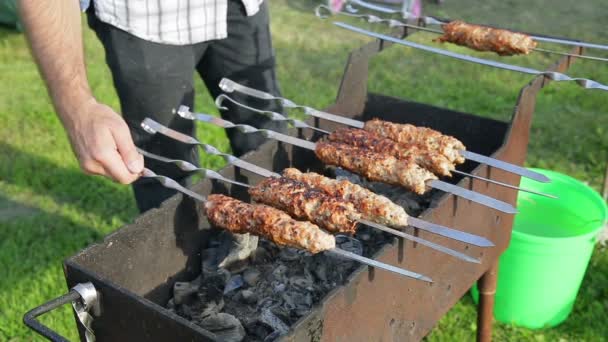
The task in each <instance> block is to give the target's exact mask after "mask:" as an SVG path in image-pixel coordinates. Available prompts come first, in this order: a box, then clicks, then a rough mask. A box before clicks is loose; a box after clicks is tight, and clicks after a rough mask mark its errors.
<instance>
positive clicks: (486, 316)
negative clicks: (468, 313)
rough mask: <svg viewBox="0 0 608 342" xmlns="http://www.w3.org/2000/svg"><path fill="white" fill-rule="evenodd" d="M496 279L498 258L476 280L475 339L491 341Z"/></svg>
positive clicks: (480, 341)
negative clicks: (477, 299) (477, 301)
mask: <svg viewBox="0 0 608 342" xmlns="http://www.w3.org/2000/svg"><path fill="white" fill-rule="evenodd" d="M497 280H498V260H496V261H495V262H494V264H493V265H492V266H491V267H490V269H488V270H487V271H486V273H484V275H483V276H482V277H481V278H480V279H479V281H478V282H477V285H478V288H479V304H478V306H477V341H479V342H490V341H492V320H493V317H494V298H495V295H496V281H497Z"/></svg>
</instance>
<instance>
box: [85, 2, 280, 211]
mask: <svg viewBox="0 0 608 342" xmlns="http://www.w3.org/2000/svg"><path fill="white" fill-rule="evenodd" d="M267 3H268V1H266V2H264V3H263V5H262V6H261V8H260V11H259V12H258V13H257V14H256V15H254V16H251V17H247V16H246V13H245V8H244V7H243V5H242V3H241V1H240V0H230V1H229V4H228V37H227V38H226V39H221V40H214V41H209V42H204V43H199V44H194V45H186V46H177V45H166V44H157V43H153V42H150V41H146V40H143V39H140V38H138V37H135V36H133V35H131V34H129V33H127V32H125V31H123V30H120V29H118V28H116V27H114V26H112V25H109V24H106V23H103V22H101V21H100V20H98V19H97V18H96V16H95V14H94V13H93V10H92V9H89V13H88V19H89V26H90V27H91V28H92V29H93V30H94V31H95V32H96V33H97V36H98V37H99V39H100V40H101V42H102V44H103V46H104V48H105V52H106V62H107V64H108V66H109V67H110V70H111V71H112V76H113V80H114V85H115V87H116V91H117V93H118V97H119V98H120V106H121V111H122V115H123V117H124V119H125V120H126V122H127V124H128V125H129V127H130V129H131V134H132V135H133V139H134V141H135V145H137V146H138V147H140V148H142V149H144V150H146V151H149V152H152V153H155V154H159V155H162V156H165V157H168V158H172V159H181V160H187V161H189V162H192V163H194V164H198V148H197V147H196V146H191V145H185V144H182V143H179V142H176V141H174V140H171V139H169V138H166V137H164V136H162V135H161V134H156V135H150V134H148V133H146V132H145V131H143V130H142V129H141V127H140V124H141V122H142V120H143V119H144V118H146V117H150V118H152V119H154V120H156V121H158V122H160V123H161V124H163V125H166V126H168V127H170V128H172V129H175V130H178V131H180V132H183V133H186V134H189V135H191V136H194V135H195V125H194V122H192V121H190V120H186V119H182V118H180V117H178V116H177V115H174V114H173V112H172V111H173V110H174V109H177V107H179V106H180V105H186V106H189V107H190V108H193V107H194V86H193V84H194V74H195V72H196V73H198V75H199V76H200V77H201V78H202V79H203V81H204V83H205V85H206V87H207V89H208V90H209V92H210V94H211V96H212V97H213V98H215V97H217V96H218V95H219V94H221V90H220V88H219V86H218V84H219V82H220V80H221V79H222V78H223V77H227V78H230V79H231V80H233V81H236V82H238V83H241V84H244V85H247V86H250V87H253V88H257V89H261V90H264V91H266V92H269V93H273V94H275V95H277V96H278V95H280V91H279V87H278V84H277V81H276V76H275V70H274V52H273V49H272V44H271V37H270V29H269V24H268V19H269V17H268V5H267ZM231 97H233V98H235V99H236V100H237V101H239V102H241V103H243V102H245V103H247V104H248V105H250V106H253V107H257V108H262V109H266V110H272V111H279V112H280V111H281V108H280V107H279V105H278V104H277V103H276V101H260V100H257V101H254V100H252V99H251V98H247V97H243V96H239V95H238V94H231ZM225 105H226V107H228V109H227V110H225V111H221V116H222V117H223V118H224V119H226V120H229V121H233V122H237V123H246V124H250V125H252V126H254V127H264V128H269V129H275V130H280V131H284V130H285V125H284V124H282V123H278V122H273V121H270V120H268V119H267V118H266V117H264V116H262V115H260V114H256V113H254V112H251V111H248V110H245V109H242V108H239V107H237V106H235V105H232V104H231V103H229V102H228V101H225ZM203 134H204V133H203ZM227 134H228V137H229V138H230V145H231V147H232V153H233V154H235V155H237V156H238V155H241V154H243V153H245V152H247V151H249V150H252V149H255V148H256V147H257V146H258V145H259V144H261V143H263V142H264V138H263V137H262V136H260V135H258V134H243V133H240V132H238V131H236V130H227ZM145 165H146V167H148V168H150V169H151V170H153V171H154V172H156V173H158V174H161V175H165V176H168V177H171V178H173V179H175V180H177V181H179V182H180V183H181V184H182V185H188V177H187V175H185V174H184V173H183V172H181V171H180V170H178V169H177V168H176V167H175V166H173V165H169V164H164V163H159V162H156V161H154V160H150V159H146V160H145ZM133 190H134V193H135V199H136V201H137V205H138V207H139V210H140V211H141V212H144V211H146V210H148V209H150V208H154V207H158V206H159V205H160V203H161V202H163V201H164V200H165V199H167V198H168V197H170V196H172V195H173V194H174V193H175V192H174V191H173V190H169V189H166V188H163V187H162V186H160V184H158V183H157V182H156V181H154V180H150V179H139V180H138V181H136V182H135V183H134V184H133Z"/></svg>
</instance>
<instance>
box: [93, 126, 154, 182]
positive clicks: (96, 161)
mask: <svg viewBox="0 0 608 342" xmlns="http://www.w3.org/2000/svg"><path fill="white" fill-rule="evenodd" d="M125 126H126V125H125ZM114 131H115V129H112V127H111V125H110V126H108V127H105V129H99V130H97V131H96V132H94V134H95V137H94V138H93V139H94V143H93V144H92V146H91V149H90V150H89V151H88V152H89V154H88V156H87V157H86V158H84V159H85V160H84V161H83V163H82V167H83V169H84V170H85V171H86V172H88V173H92V174H97V175H102V176H107V177H110V178H112V179H114V180H115V181H117V182H119V183H122V184H130V183H132V182H133V181H135V180H136V179H137V178H139V173H133V172H131V171H130V170H129V169H128V166H127V164H126V163H125V161H124V158H123V156H122V155H121V154H120V153H119V149H118V147H117V146H118V145H119V143H120V144H123V145H124V144H125V142H118V141H117V139H116V138H115V134H114V133H113V132H114ZM127 131H128V129H127ZM128 137H129V138H130V135H128ZM131 144H133V142H131ZM133 150H134V151H135V154H136V156H135V158H136V159H135V162H136V163H138V162H140V163H141V169H143V160H141V161H138V160H137V158H138V156H139V154H138V153H137V150H135V147H133ZM139 157H141V156H139Z"/></svg>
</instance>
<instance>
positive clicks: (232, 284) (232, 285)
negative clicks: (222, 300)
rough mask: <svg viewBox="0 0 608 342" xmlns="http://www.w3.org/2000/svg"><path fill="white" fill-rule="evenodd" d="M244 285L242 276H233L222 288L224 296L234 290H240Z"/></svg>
mask: <svg viewBox="0 0 608 342" xmlns="http://www.w3.org/2000/svg"><path fill="white" fill-rule="evenodd" d="M243 285H245V281H244V280H243V276H241V275H240V274H237V275H235V276H232V277H230V279H228V282H227V283H226V286H225V287H224V294H227V293H230V292H232V291H234V290H237V289H240V288H241V287H243Z"/></svg>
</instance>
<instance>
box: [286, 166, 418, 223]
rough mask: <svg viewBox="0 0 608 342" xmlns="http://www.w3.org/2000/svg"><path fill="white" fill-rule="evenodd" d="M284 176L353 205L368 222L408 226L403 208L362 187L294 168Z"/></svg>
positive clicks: (288, 170)
mask: <svg viewBox="0 0 608 342" xmlns="http://www.w3.org/2000/svg"><path fill="white" fill-rule="evenodd" d="M283 176H284V177H288V178H291V179H295V180H298V181H301V182H303V183H306V184H307V185H308V186H310V187H313V188H315V189H319V190H322V191H324V192H325V193H327V194H329V195H332V196H336V197H338V198H341V199H343V200H345V201H348V202H350V203H352V204H353V205H354V206H355V208H356V209H357V211H358V212H359V213H360V214H361V216H362V217H363V218H364V219H366V220H369V221H373V222H377V223H380V224H384V225H387V226H396V227H403V226H407V225H408V221H407V218H408V215H407V213H406V212H405V210H403V208H402V207H401V206H399V205H397V204H395V203H393V202H392V201H391V200H389V199H388V198H386V197H384V196H381V195H377V194H375V193H374V192H372V191H369V190H367V189H366V188H364V187H362V186H360V185H357V184H354V183H351V182H349V181H347V180H336V179H332V178H329V177H325V176H323V175H320V174H318V173H314V172H306V173H302V172H300V170H298V169H294V168H288V169H285V170H283Z"/></svg>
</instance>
